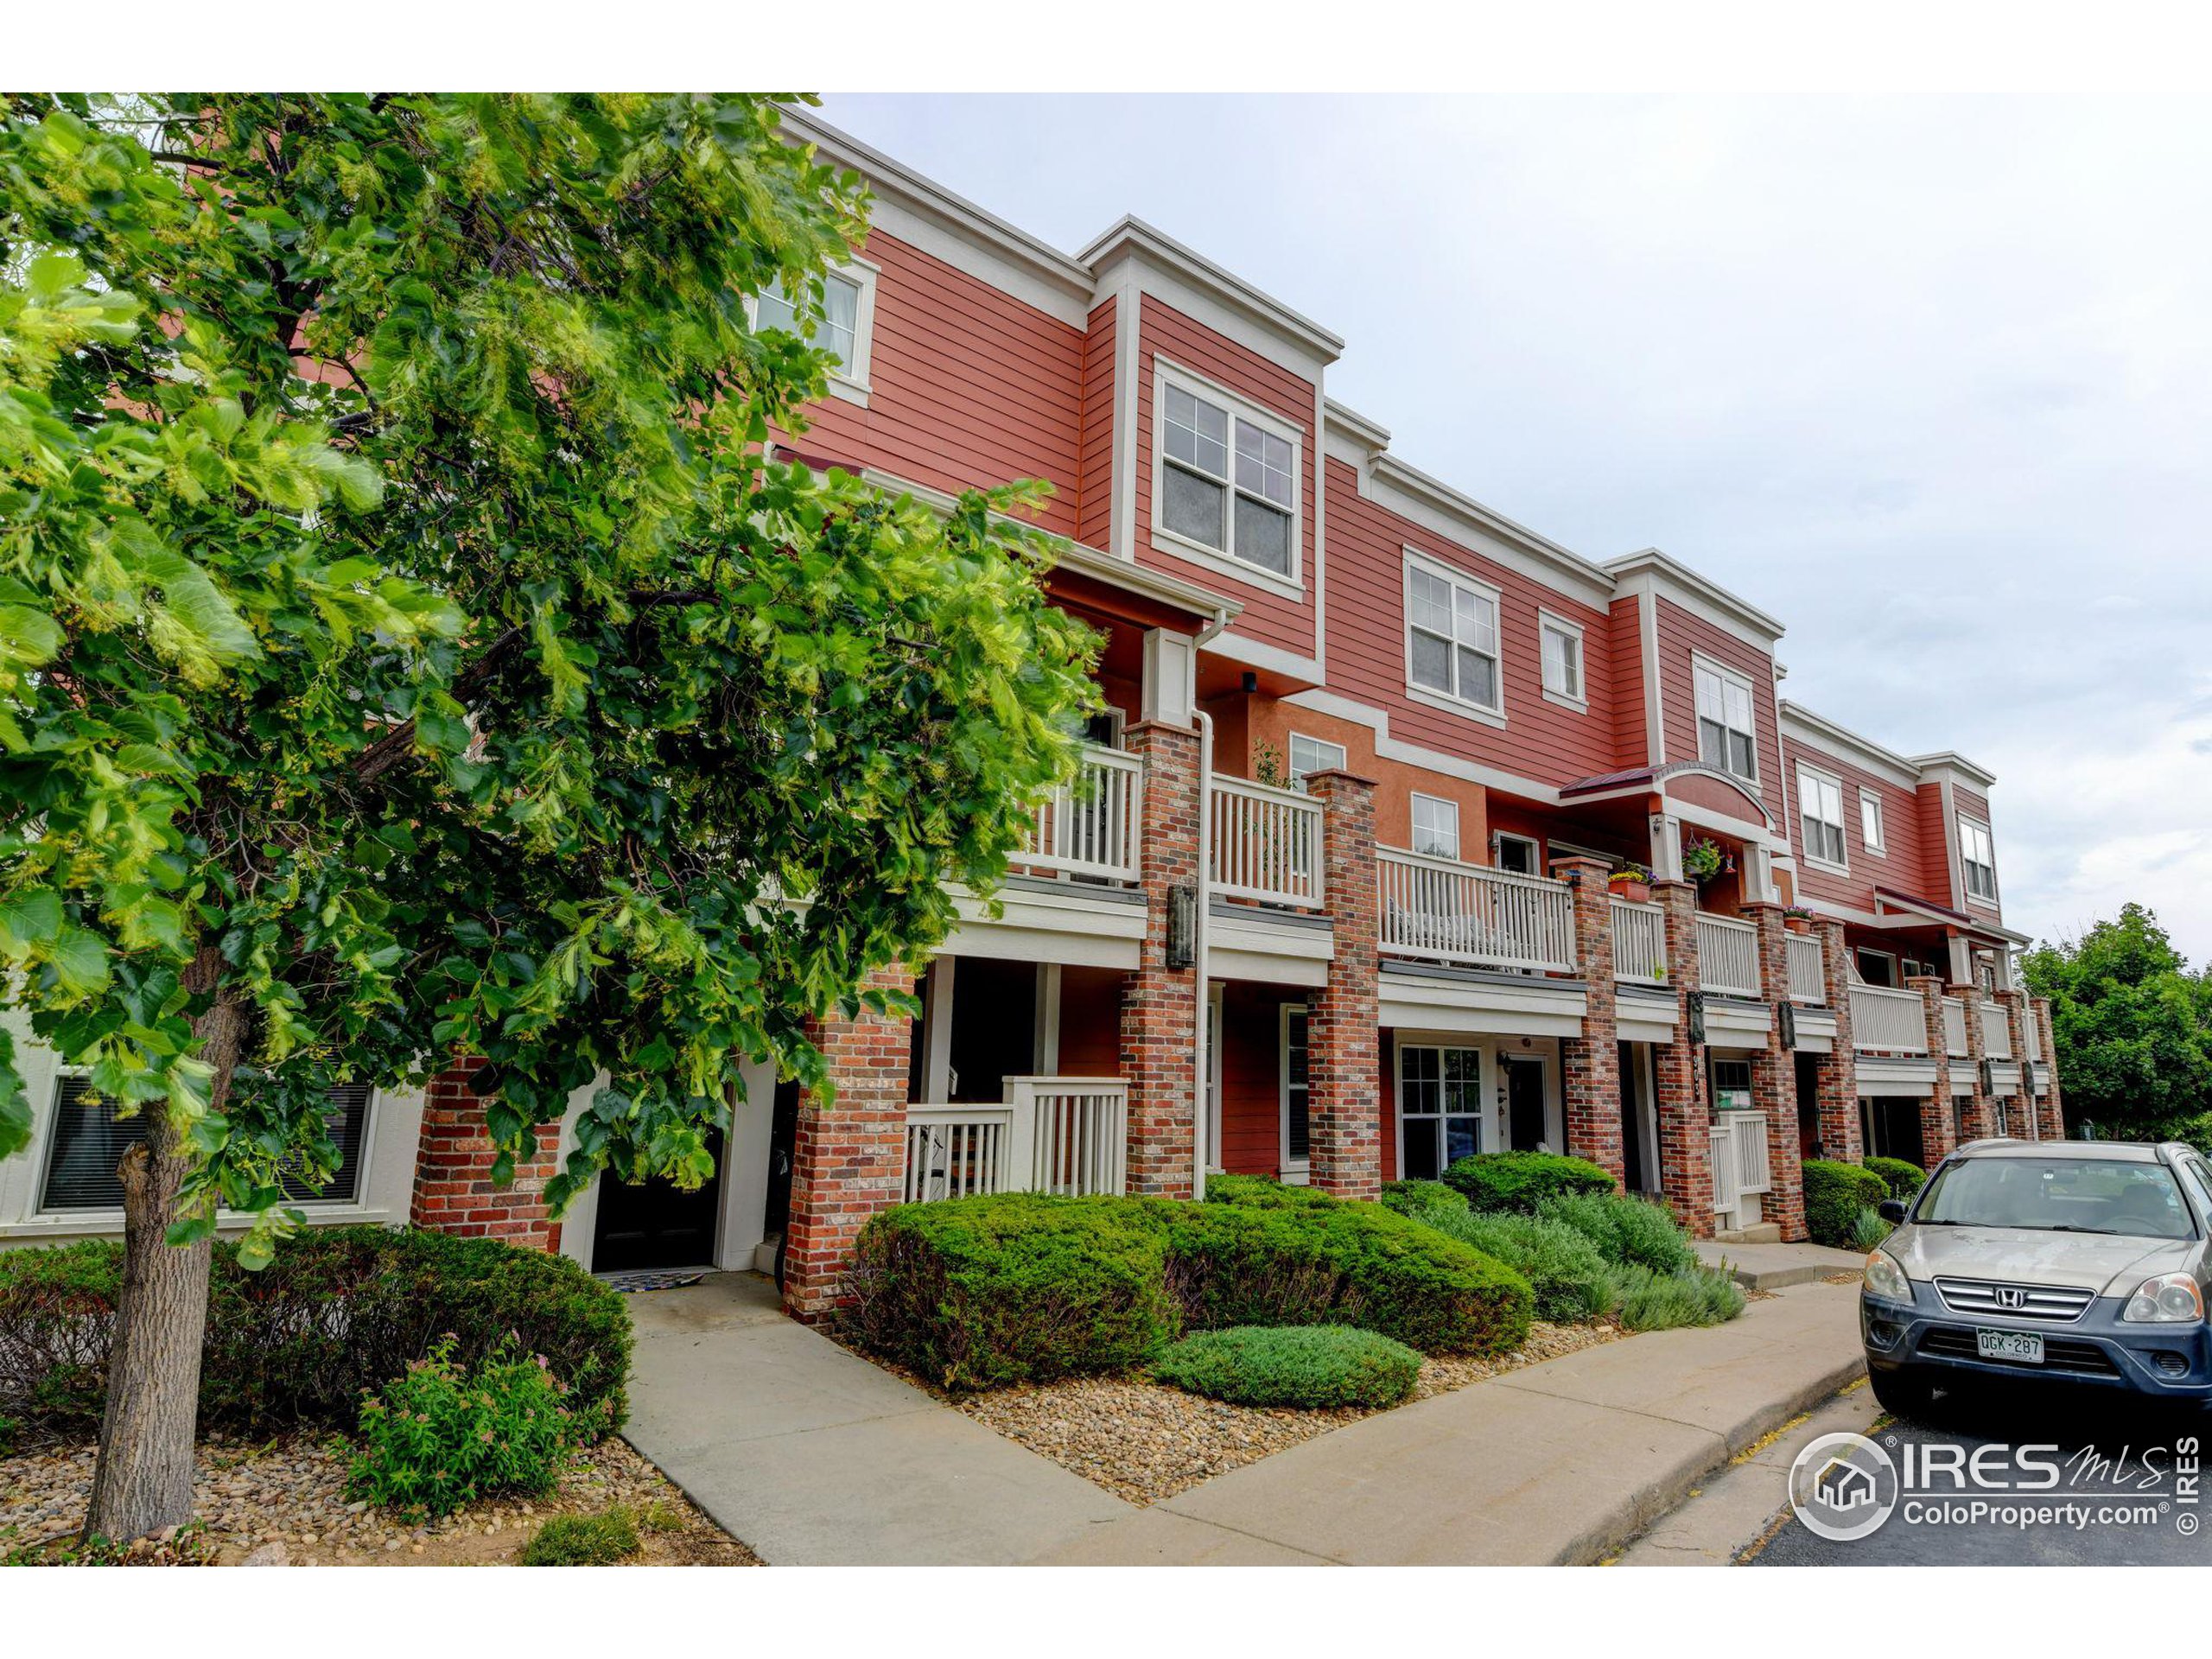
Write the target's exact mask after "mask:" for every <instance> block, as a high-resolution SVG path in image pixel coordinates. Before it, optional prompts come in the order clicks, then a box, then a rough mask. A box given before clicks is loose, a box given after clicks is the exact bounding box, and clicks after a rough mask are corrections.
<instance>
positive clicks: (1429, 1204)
mask: <svg viewBox="0 0 2212 1659" xmlns="http://www.w3.org/2000/svg"><path fill="white" fill-rule="evenodd" d="M1467 1207H1468V1205H1467V1198H1466V1195H1465V1193H1463V1192H1460V1191H1459V1188H1457V1187H1455V1186H1446V1185H1444V1183H1443V1182H1441V1181H1385V1182H1383V1208H1384V1209H1386V1210H1395V1211H1397V1212H1398V1213H1399V1214H1400V1215H1402V1216H1411V1217H1413V1218H1414V1220H1416V1221H1420V1220H1422V1219H1424V1218H1425V1217H1424V1216H1423V1214H1422V1212H1423V1211H1429V1210H1459V1211H1464V1210H1465V1209H1466V1208H1467Z"/></svg>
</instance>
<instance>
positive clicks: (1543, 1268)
mask: <svg viewBox="0 0 2212 1659" xmlns="http://www.w3.org/2000/svg"><path fill="white" fill-rule="evenodd" d="M1452 1197H1453V1198H1454V1199H1456V1200H1458V1202H1459V1207H1458V1208H1457V1209H1453V1208H1452V1207H1451V1206H1449V1205H1438V1206H1437V1207H1435V1208H1433V1209H1431V1210H1428V1211H1423V1212H1422V1213H1421V1214H1419V1215H1417V1216H1415V1217H1414V1220H1416V1221H1419V1222H1421V1223H1423V1224H1426V1225H1427V1226H1430V1227H1433V1228H1435V1229H1436V1230H1437V1231H1439V1232H1440V1233H1443V1234H1445V1235H1446V1236H1448V1237H1452V1238H1456V1239H1458V1240H1459V1242H1460V1243H1462V1244H1467V1245H1471V1246H1472V1247H1473V1248H1474V1249H1478V1250H1480V1251H1481V1252H1482V1253H1483V1254H1484V1255H1491V1256H1495V1257H1497V1260H1499V1261H1500V1262H1504V1263H1505V1265H1506V1266H1507V1267H1509V1268H1512V1269H1513V1270H1514V1271H1515V1272H1516V1273H1517V1274H1520V1275H1521V1276H1522V1278H1523V1279H1526V1280H1527V1281H1529V1289H1530V1291H1531V1292H1532V1293H1534V1294H1535V1316H1536V1318H1538V1319H1543V1320H1546V1321H1548V1323H1550V1324H1553V1325H1587V1324H1589V1323H1590V1322H1591V1321H1592V1320H1593V1319H1604V1318H1605V1315H1606V1314H1608V1313H1611V1312H1612V1311H1613V1307H1614V1305H1615V1304H1616V1303H1617V1302H1618V1301H1619V1300H1620V1293H1619V1292H1618V1290H1616V1289H1615V1288H1614V1287H1613V1281H1612V1275H1611V1273H1610V1272H1609V1271H1608V1269H1607V1268H1606V1265H1605V1257H1604V1255H1601V1254H1599V1249H1598V1247H1597V1246H1596V1245H1595V1244H1593V1243H1591V1242H1590V1240H1589V1239H1588V1238H1586V1237H1585V1236H1583V1235H1582V1234H1581V1233H1580V1232H1577V1231H1576V1230H1574V1229H1573V1228H1572V1227H1569V1226H1567V1224H1565V1223H1564V1222H1558V1221H1550V1220H1545V1219H1541V1218H1540V1217H1535V1216H1516V1215H1511V1214H1507V1213H1503V1212H1498V1213H1493V1214H1483V1213H1480V1212H1478V1211H1471V1210H1470V1209H1468V1208H1467V1206H1466V1202H1465V1200H1464V1199H1460V1198H1459V1195H1458V1194H1457V1193H1454V1194H1452Z"/></svg>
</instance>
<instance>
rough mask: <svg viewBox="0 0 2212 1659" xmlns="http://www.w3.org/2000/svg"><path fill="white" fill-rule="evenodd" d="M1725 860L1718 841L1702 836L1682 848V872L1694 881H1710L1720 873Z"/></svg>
mask: <svg viewBox="0 0 2212 1659" xmlns="http://www.w3.org/2000/svg"><path fill="white" fill-rule="evenodd" d="M1725 862H1726V861H1725V860H1724V859H1723V858H1722V857H1721V855H1720V843H1719V842H1717V841H1708V840H1707V839H1706V838H1705V837H1703V836H1700V837H1699V838H1698V839H1697V840H1695V841H1694V842H1691V843H1690V844H1689V845H1688V846H1687V847H1685V848H1683V849H1682V874H1684V875H1687V876H1688V877H1689V879H1690V880H1693V881H1710V880H1712V879H1713V877H1714V876H1716V875H1718V874H1720V871H1721V867H1722V865H1723V864H1724V863H1725Z"/></svg>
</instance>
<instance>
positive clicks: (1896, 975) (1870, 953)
mask: <svg viewBox="0 0 2212 1659" xmlns="http://www.w3.org/2000/svg"><path fill="white" fill-rule="evenodd" d="M1859 957H1880V958H1881V959H1882V960H1883V961H1885V962H1886V963H1889V964H1890V983H1889V986H1888V988H1889V989H1891V990H1893V991H1902V990H1904V989H1905V988H1906V987H1905V982H1904V980H1905V974H1904V963H1902V962H1900V961H1898V959H1897V953H1896V952H1895V951H1893V950H1876V949H1875V948H1874V947H1873V946H1872V945H1871V944H1854V945H1853V946H1852V947H1851V971H1852V972H1853V973H1854V974H1856V973H1858V972H1859ZM1859 983H1860V984H1862V985H1872V983H1873V981H1872V980H1870V979H1867V978H1865V977H1864V976H1861V978H1860V980H1859Z"/></svg>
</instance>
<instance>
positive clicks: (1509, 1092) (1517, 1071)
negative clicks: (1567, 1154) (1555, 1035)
mask: <svg viewBox="0 0 2212 1659" xmlns="http://www.w3.org/2000/svg"><path fill="white" fill-rule="evenodd" d="M1497 1064H1498V1067H1499V1069H1500V1070H1501V1071H1503V1072H1504V1074H1505V1136H1506V1140H1507V1141H1509V1142H1510V1147H1511V1150H1513V1151H1515V1152H1534V1151H1535V1150H1536V1148H1537V1147H1541V1145H1542V1144H1543V1142H1544V1130H1545V1121H1544V1120H1545V1113H1544V1063H1543V1062H1542V1061H1541V1060H1535V1059H1530V1058H1527V1057H1526V1056H1524V1055H1520V1054H1501V1055H1499V1056H1498V1057H1497Z"/></svg>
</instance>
